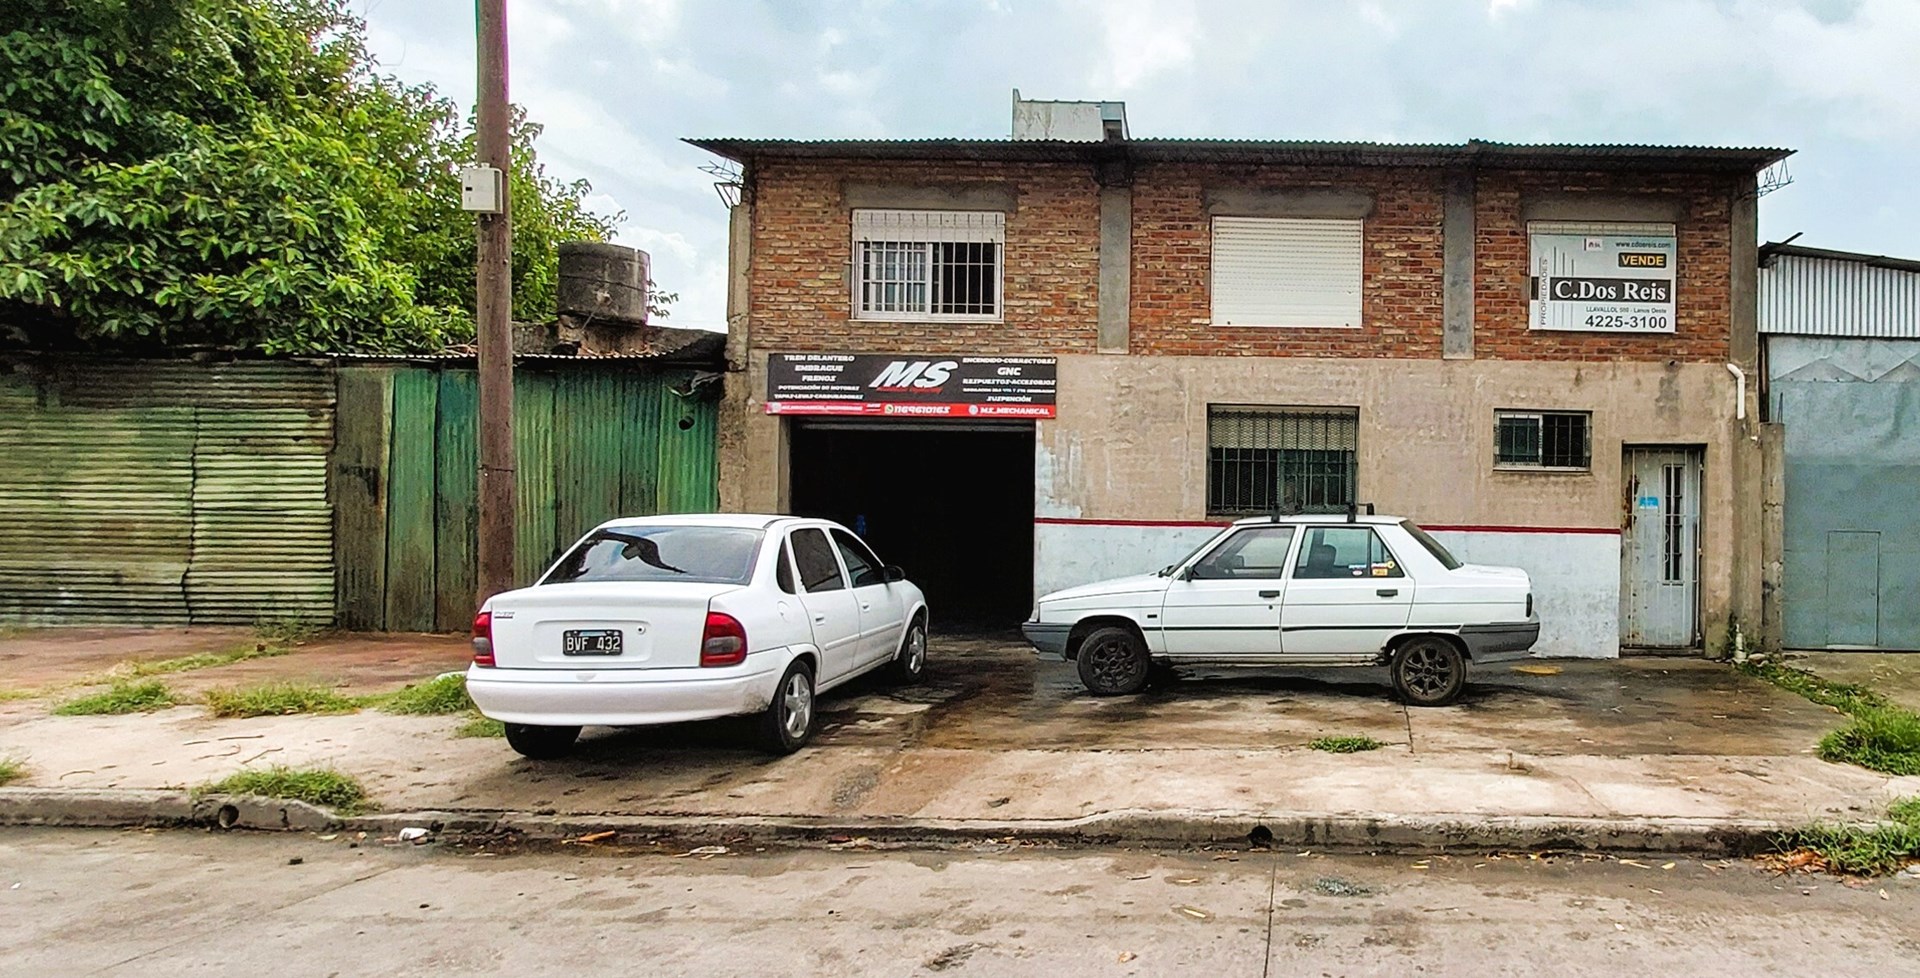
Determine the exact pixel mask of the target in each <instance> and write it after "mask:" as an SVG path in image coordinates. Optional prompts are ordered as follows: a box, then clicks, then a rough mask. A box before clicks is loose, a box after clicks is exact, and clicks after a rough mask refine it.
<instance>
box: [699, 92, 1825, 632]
mask: <svg viewBox="0 0 1920 978" xmlns="http://www.w3.org/2000/svg"><path fill="white" fill-rule="evenodd" d="M1118 108H1119V107H1118V106H1117V104H1116V103H1028V102H1016V113H1015V116H1016V124H1015V130H1016V131H1015V138H1012V139H1004V140H949V139H939V140H900V141H872V140H857V141H791V140H759V139H701V140H692V141H691V142H692V143H693V144H694V145H696V146H700V147H702V148H705V149H707V150H709V151H711V152H713V153H715V154H717V155H719V156H722V157H725V158H727V159H730V160H733V161H735V162H737V163H739V164H740V165H741V167H742V177H741V188H740V189H741V201H740V203H739V205H738V206H736V207H735V208H734V214H733V231H732V281H731V288H730V296H729V300H730V301H729V330H730V336H729V361H730V364H729V369H730V374H729V396H728V398H727V405H726V408H725V412H724V413H723V421H722V428H723V430H722V435H721V439H722V442H721V449H720V451H721V466H722V473H723V475H722V501H723V504H724V505H725V506H727V507H728V508H737V509H748V510H768V511H781V512H787V511H795V512H805V513H810V514H817V515H824V516H830V517H834V518H838V519H841V520H843V521H845V522H847V523H849V524H857V525H858V527H859V528H860V529H861V531H862V532H864V533H866V534H867V536H868V538H869V539H870V540H872V542H873V543H874V545H875V547H876V549H878V550H879V552H880V553H881V554H882V555H883V556H886V557H887V558H888V559H890V560H894V561H897V562H898V563H900V564H902V565H903V566H905V567H906V568H907V570H908V572H909V573H910V574H912V575H914V577H915V578H916V580H921V581H923V582H925V584H926V586H927V589H928V591H929V595H930V600H931V601H932V602H933V605H934V608H935V612H936V614H937V615H941V616H943V617H946V618H948V619H949V620H950V621H951V620H955V619H959V620H966V621H972V622H978V623H981V624H988V625H1010V624H1012V623H1014V622H1017V621H1018V620H1019V619H1020V618H1021V617H1022V615H1023V614H1024V613H1025V611H1026V610H1027V607H1028V605H1029V603H1030V602H1031V600H1032V598H1033V596H1034V595H1035V593H1037V592H1044V591H1048V590H1052V589H1054V588H1058V587H1063V586H1067V585H1071V584H1075V583H1081V582H1085V581H1090V580H1095V579H1099V578H1103V577H1110V576H1115V575H1118V574H1123V573H1133V572H1150V571H1152V570H1154V569H1155V568H1158V567H1160V566H1162V565H1164V564H1166V563H1168V562H1170V561H1172V560H1174V559H1177V558H1178V557H1179V556H1180V555H1181V554H1183V553H1185V552H1186V551H1187V550H1188V549H1190V548H1191V547H1192V546H1194V545H1195V544H1196V543H1198V542H1199V541H1200V540H1202V539H1204V538H1205V537H1206V536H1207V535H1208V534H1209V533H1210V532H1211V531H1212V528H1213V527H1215V526H1216V525H1218V524H1220V523H1222V522H1225V521H1228V520H1231V519H1233V518H1235V517H1238V516H1244V515H1249V514H1255V513H1262V512H1267V511H1270V510H1272V509H1274V508H1289V509H1306V510H1315V509H1323V510H1337V509H1344V508H1345V507H1346V505H1348V504H1349V503H1353V502H1359V503H1372V504H1374V505H1375V506H1377V507H1378V509H1379V511H1381V512H1391V513H1397V514H1404V515H1407V516H1410V517H1412V518H1414V519H1416V520H1417V521H1419V522H1421V523H1422V524H1423V525H1426V526H1428V527H1429V528H1431V529H1433V530H1435V535H1436V536H1438V537H1439V538H1440V539H1442V540H1443V541H1444V542H1446V543H1447V544H1448V545H1449V546H1450V547H1452V548H1453V549H1454V550H1455V551H1456V553H1458V554H1459V555H1460V556H1461V557H1462V558H1463V559H1465V560H1468V561H1474V562H1480V563H1501V564H1513V565H1518V566H1522V567H1525V568H1527V569H1528V570H1529V571H1530V572H1531V573H1532V574H1533V576H1534V579H1535V581H1536V582H1537V588H1538V601H1539V607H1540V609H1541V615H1542V618H1543V621H1544V623H1545V624H1544V628H1543V633H1542V639H1541V643H1540V646H1539V648H1540V651H1542V652H1543V653H1548V654H1569V655H1593V656H1604V655H1613V654H1616V652H1617V650H1618V649H1619V648H1621V647H1622V646H1623V645H1625V646H1645V647H1677V648H1700V647H1703V646H1704V647H1706V648H1718V647H1719V646H1720V645H1721V644H1722V643H1723V642H1724V641H1726V640H1727V637H1728V636H1729V635H1731V634H1732V633H1733V628H1734V627H1735V626H1736V625H1737V626H1738V627H1740V628H1743V629H1745V630H1746V631H1748V632H1751V630H1752V629H1753V627H1754V626H1755V625H1757V623H1758V622H1759V621H1760V618H1761V607H1760V606H1761V601H1762V590H1763V589H1762V585H1761V577H1762V575H1761V572H1760V569H1761V565H1762V562H1763V561H1762V554H1761V526H1762V515H1761V508H1762V507H1761V503H1760V500H1761V494H1760V492H1759V491H1758V486H1759V483H1760V481H1761V474H1762V461H1761V454H1762V451H1761V447H1760V446H1761V430H1760V427H1759V425H1758V415H1757V412H1755V411H1754V410H1752V407H1753V401H1754V398H1755V397H1756V395H1757V391H1756V390H1753V389H1750V388H1749V385H1748V384H1747V381H1746V378H1750V377H1752V376H1753V375H1754V371H1755V369H1756V366H1757V338H1756V332H1755V323H1754V288H1755V285H1754V274H1755V273H1754V269H1755V265H1756V256H1755V246H1756V222H1755V213H1756V207H1755V185H1756V174H1758V173H1759V172H1761V171H1763V170H1764V169H1765V168H1766V167H1768V166H1770V165H1772V164H1774V163H1776V162H1778V161H1779V160H1781V159H1782V158H1784V157H1785V156H1786V155H1787V154H1786V152H1785V151H1781V150H1772V149H1724V148H1692V147H1648V146H1557V145H1525V146H1523V145H1510V144H1497V143H1484V142H1469V143H1465V144H1450V145H1387V144H1373V143H1317V142H1281V141H1243V140H1170V139H1133V138H1129V137H1128V136H1127V134H1126V128H1125V121H1124V117H1123V115H1122V114H1121V113H1120V111H1119V110H1118ZM1036 112H1039V113H1043V114H1044V113H1051V114H1050V115H1047V116H1046V118H1045V119H1044V120H1043V121H1044V122H1045V124H1044V125H1036V124H1035V123H1034V118H1035V113H1036ZM1076 125H1078V126H1080V127H1081V128H1079V129H1076V128H1075V126H1076ZM1030 136H1045V137H1048V138H1023V137H1030ZM1062 137H1064V138H1062ZM1743 399H1744V402H1745V403H1743ZM1747 623H1752V624H1747Z"/></svg>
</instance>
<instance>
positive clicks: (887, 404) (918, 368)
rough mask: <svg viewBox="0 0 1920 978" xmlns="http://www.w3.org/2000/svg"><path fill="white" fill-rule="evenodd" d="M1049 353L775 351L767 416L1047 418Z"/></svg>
mask: <svg viewBox="0 0 1920 978" xmlns="http://www.w3.org/2000/svg"><path fill="white" fill-rule="evenodd" d="M1055 371H1056V362H1055V360H1054V358H1052V357H994V356H953V357H941V356H917V357H916V356H887V355H882V354H865V353H776V354H774V355H772V356H771V357H769V358H768V360H767V402H766V410H767V413H768V414H797V415H807V414H816V415H866V416H875V417H912V418H926V417H934V418H943V417H944V418H1051V417H1054V395H1055V390H1056V387H1057V380H1056V374H1055Z"/></svg>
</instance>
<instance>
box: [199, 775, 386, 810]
mask: <svg viewBox="0 0 1920 978" xmlns="http://www.w3.org/2000/svg"><path fill="white" fill-rule="evenodd" d="M196 793H197V794H219V795H258V796H260V797H262V798H290V799H293V800H294V801H304V802H308V803H310V804H314V805H321V806H324V807H327V808H331V809H333V810H334V811H336V812H339V813H340V814H342V815H351V814H353V813H355V812H361V811H365V810H366V808H367V789H365V788H362V787H360V782H358V781H355V780H354V779H353V778H352V776H350V775H346V774H341V773H340V772H339V771H334V770H330V769H326V768H291V767H284V766H281V765H277V764H276V765H274V766H273V767H268V768H260V769H257V770H249V771H241V772H240V773H238V774H235V775H231V776H229V777H226V778H223V779H221V780H219V781H215V782H213V783H212V784H209V785H204V786H202V787H201V788H200V789H199V790H198V792H196Z"/></svg>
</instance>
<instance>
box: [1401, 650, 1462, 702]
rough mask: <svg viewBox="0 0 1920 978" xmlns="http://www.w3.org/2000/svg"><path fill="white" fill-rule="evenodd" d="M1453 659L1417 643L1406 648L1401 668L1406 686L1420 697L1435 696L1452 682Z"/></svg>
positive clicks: (1439, 651)
mask: <svg viewBox="0 0 1920 978" xmlns="http://www.w3.org/2000/svg"><path fill="white" fill-rule="evenodd" d="M1453 670H1454V664H1453V659H1452V658H1451V657H1450V656H1448V655H1447V654H1446V653H1445V652H1442V651H1441V650H1439V649H1436V648H1432V647H1430V646H1425V645H1419V646H1415V647H1413V648H1411V649H1408V650H1407V660H1406V665H1405V666H1403V667H1402V668H1401V673H1400V674H1401V676H1402V677H1404V679H1405V682H1406V684H1407V688H1408V689H1410V690H1412V691H1413V692H1414V693H1415V694H1416V695H1419V696H1422V697H1430V696H1437V695H1439V694H1440V693H1443V692H1445V691H1446V689H1447V687H1448V686H1450V685H1452V683H1453Z"/></svg>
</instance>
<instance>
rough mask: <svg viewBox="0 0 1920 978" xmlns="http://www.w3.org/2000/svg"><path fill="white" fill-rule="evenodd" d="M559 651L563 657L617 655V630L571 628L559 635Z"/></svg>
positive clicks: (618, 638)
mask: <svg viewBox="0 0 1920 978" xmlns="http://www.w3.org/2000/svg"><path fill="white" fill-rule="evenodd" d="M560 641H561V645H560V651H561V653H562V654H565V655H619V654H620V630H619V629H618V628H573V629H568V630H567V631H564V632H561V633H560Z"/></svg>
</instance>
